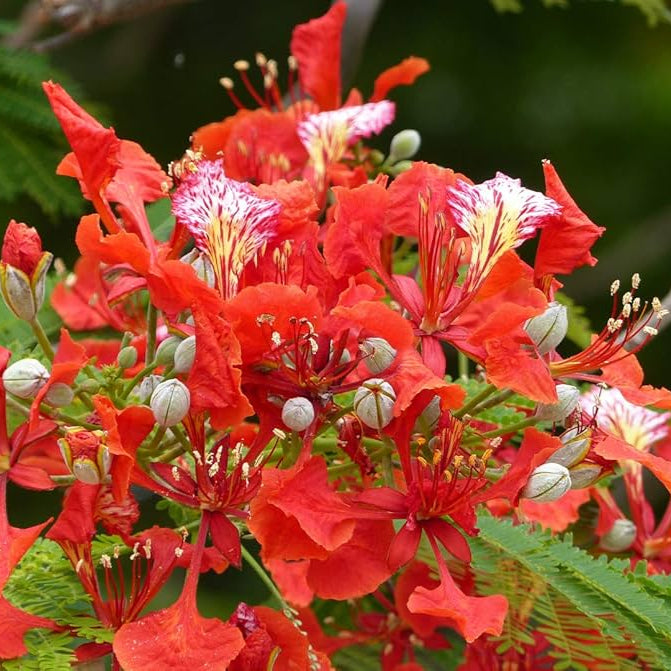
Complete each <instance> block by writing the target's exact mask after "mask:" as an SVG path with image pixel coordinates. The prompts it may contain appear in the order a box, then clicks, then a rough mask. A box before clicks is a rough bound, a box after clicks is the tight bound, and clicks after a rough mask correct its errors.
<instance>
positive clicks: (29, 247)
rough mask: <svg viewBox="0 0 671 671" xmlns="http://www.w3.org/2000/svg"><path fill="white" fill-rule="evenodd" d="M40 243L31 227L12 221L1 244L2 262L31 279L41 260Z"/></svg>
mask: <svg viewBox="0 0 671 671" xmlns="http://www.w3.org/2000/svg"><path fill="white" fill-rule="evenodd" d="M42 253H43V252H42V241H41V240H40V235H39V233H38V232H37V231H36V230H35V229H34V228H32V227H29V226H26V225H25V224H19V223H17V222H16V221H14V219H12V220H11V221H10V222H9V224H8V226H7V230H6V231H5V235H4V238H3V242H2V257H1V258H2V261H3V263H6V264H8V265H10V266H13V267H14V268H18V269H19V270H22V271H23V272H24V273H25V274H26V275H28V277H31V276H32V274H33V271H34V270H35V268H36V267H37V264H38V263H39V262H40V259H41V258H42Z"/></svg>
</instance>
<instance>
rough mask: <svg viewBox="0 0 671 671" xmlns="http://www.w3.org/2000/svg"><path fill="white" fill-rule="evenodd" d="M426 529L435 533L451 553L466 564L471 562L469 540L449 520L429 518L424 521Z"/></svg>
mask: <svg viewBox="0 0 671 671" xmlns="http://www.w3.org/2000/svg"><path fill="white" fill-rule="evenodd" d="M424 529H425V530H426V532H427V533H431V534H433V535H434V536H435V537H436V538H437V539H438V540H439V541H440V542H441V544H442V545H443V547H444V548H445V549H446V550H447V551H448V552H449V553H450V554H452V555H454V556H455V557H456V558H457V559H461V561H463V562H465V563H466V564H469V563H470V561H471V548H470V546H469V544H468V541H467V540H466V539H465V538H464V537H463V536H462V535H461V534H460V533H459V531H458V530H457V529H456V528H455V527H453V526H452V525H451V524H450V523H449V522H446V521H445V520H441V519H432V520H428V521H427V522H424Z"/></svg>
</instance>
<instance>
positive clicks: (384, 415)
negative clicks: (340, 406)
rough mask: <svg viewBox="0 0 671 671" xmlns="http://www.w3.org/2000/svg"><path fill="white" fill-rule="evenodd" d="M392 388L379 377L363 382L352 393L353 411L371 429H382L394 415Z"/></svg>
mask: <svg viewBox="0 0 671 671" xmlns="http://www.w3.org/2000/svg"><path fill="white" fill-rule="evenodd" d="M395 401H396V393H395V392H394V388H393V387H392V386H391V385H390V384H389V382H386V381H385V380H383V379H381V378H371V379H370V380H367V381H366V382H364V383H363V385H361V386H360V387H359V388H358V389H357V390H356V394H355V395H354V413H355V414H356V416H357V417H358V418H359V419H360V420H361V421H362V422H363V423H364V424H365V425H366V426H369V427H370V428H371V429H382V428H384V427H385V426H387V424H389V422H391V420H392V419H393V417H394V402H395Z"/></svg>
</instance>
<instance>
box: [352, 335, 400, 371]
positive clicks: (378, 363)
mask: <svg viewBox="0 0 671 671" xmlns="http://www.w3.org/2000/svg"><path fill="white" fill-rule="evenodd" d="M359 349H360V350H361V351H362V352H363V353H364V355H365V356H364V359H363V362H364V363H365V364H366V368H368V370H369V371H370V372H371V373H373V374H374V375H379V374H380V373H382V372H383V371H385V370H387V368H389V366H391V364H392V363H394V359H395V358H396V354H397V351H396V349H394V348H393V347H392V346H391V345H390V344H389V343H388V342H387V341H386V340H385V339H384V338H366V339H365V340H364V341H363V342H362V343H361V344H360V345H359Z"/></svg>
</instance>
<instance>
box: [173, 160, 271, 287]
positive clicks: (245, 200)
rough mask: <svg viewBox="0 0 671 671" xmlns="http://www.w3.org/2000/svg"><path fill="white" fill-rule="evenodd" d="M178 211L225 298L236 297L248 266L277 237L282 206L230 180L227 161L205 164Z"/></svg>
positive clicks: (180, 194)
mask: <svg viewBox="0 0 671 671" xmlns="http://www.w3.org/2000/svg"><path fill="white" fill-rule="evenodd" d="M172 212H173V214H174V215H175V217H176V218H177V221H179V222H180V223H182V224H184V225H185V226H186V228H187V229H188V230H189V232H190V233H191V235H192V236H193V238H194V240H195V242H196V246H197V247H198V249H200V250H202V251H203V252H205V253H206V254H207V255H208V257H209V259H210V261H211V263H212V266H213V267H214V272H215V275H216V277H217V282H218V285H219V289H220V291H221V293H222V295H223V296H224V297H225V298H230V297H231V296H233V295H235V293H237V285H238V281H239V278H240V275H241V274H242V271H243V269H244V267H245V266H246V265H247V264H248V263H250V262H251V261H253V260H255V259H256V257H257V254H259V253H260V252H261V251H262V250H263V249H264V248H265V246H266V245H267V243H268V242H270V241H271V240H273V239H274V238H275V236H276V234H277V227H278V225H279V216H280V212H281V205H280V203H279V202H277V201H276V200H273V199H267V198H259V197H258V196H257V195H255V194H254V192H253V191H252V189H251V187H250V186H249V185H248V184H246V183H244V182H238V181H236V180H234V179H229V178H228V177H226V176H225V174H224V168H223V164H222V162H221V161H206V160H202V161H199V162H198V163H197V164H196V170H195V171H194V172H192V173H191V174H189V175H187V176H186V177H184V178H183V179H182V182H181V183H180V185H179V187H178V189H177V190H176V191H175V193H174V194H173V197H172Z"/></svg>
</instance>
